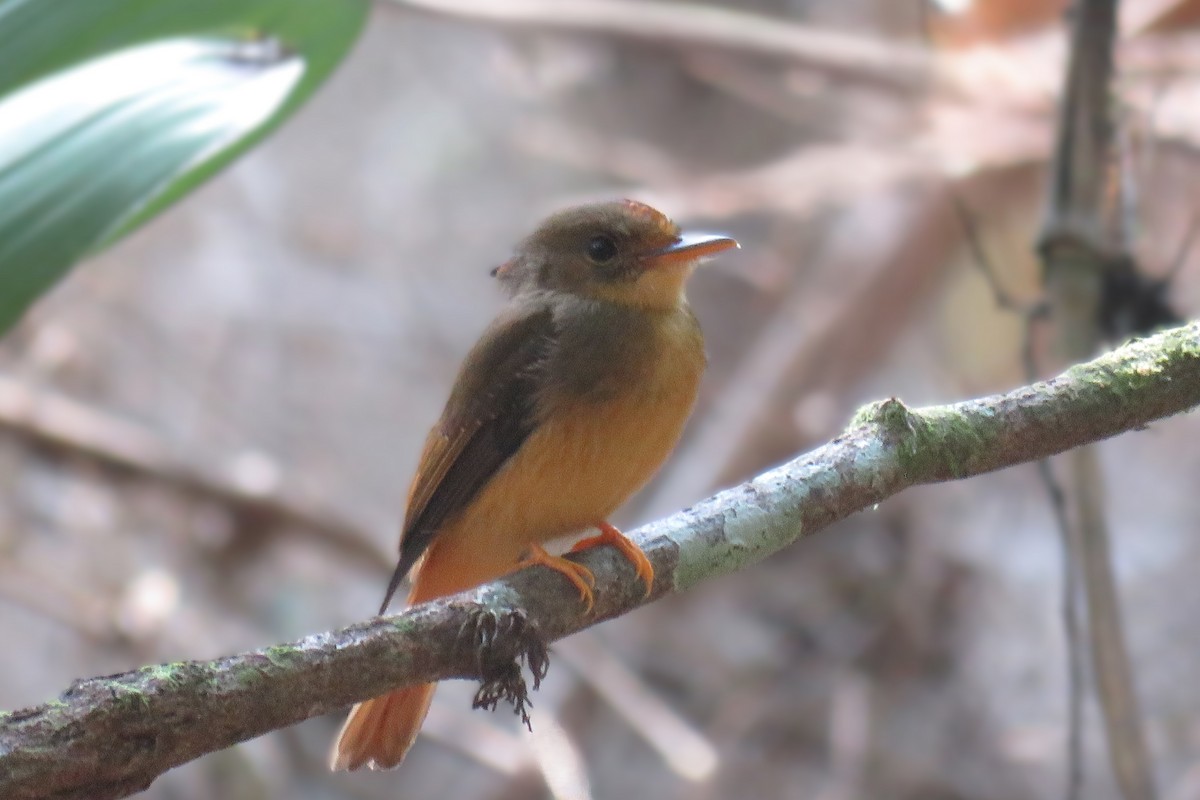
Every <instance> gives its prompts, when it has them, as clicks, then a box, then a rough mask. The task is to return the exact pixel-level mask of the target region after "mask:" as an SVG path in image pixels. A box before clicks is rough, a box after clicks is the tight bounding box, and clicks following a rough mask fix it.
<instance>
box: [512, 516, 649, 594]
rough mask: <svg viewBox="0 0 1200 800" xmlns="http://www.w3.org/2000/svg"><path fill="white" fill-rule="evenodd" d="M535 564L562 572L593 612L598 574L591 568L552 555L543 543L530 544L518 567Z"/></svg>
mask: <svg viewBox="0 0 1200 800" xmlns="http://www.w3.org/2000/svg"><path fill="white" fill-rule="evenodd" d="M618 535H620V534H618ZM643 558H644V556H643ZM534 564H541V565H542V566H544V567H549V568H550V569H552V570H554V571H555V572H559V573H562V575H563V576H564V577H565V578H566V579H567V580H569V581H570V582H571V583H573V584H574V585H575V588H576V589H578V590H579V599H580V600H582V601H583V604H584V606H586V611H587V612H588V613H590V612H591V610H592V606H593V605H595V599H594V597H593V595H592V587H593V586H595V585H596V576H595V575H593V574H592V571H591V570H590V569H588V568H587V567H585V566H584V565H583V564H576V563H575V562H574V561H571V560H569V559H566V558H563V557H562V556H552V555H550V554H549V553H547V552H546V550H545V548H543V547H542V546H541V545H537V544H531V545H530V546H529V555H528V556H526V557H525V558H524V559H522V560H521V563H519V564H517V569H522V568H524V567H531V566H533V565H534Z"/></svg>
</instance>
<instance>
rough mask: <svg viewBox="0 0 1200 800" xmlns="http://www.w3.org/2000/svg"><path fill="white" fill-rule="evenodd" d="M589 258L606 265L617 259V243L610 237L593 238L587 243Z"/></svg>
mask: <svg viewBox="0 0 1200 800" xmlns="http://www.w3.org/2000/svg"><path fill="white" fill-rule="evenodd" d="M587 254H588V258H590V259H591V260H592V261H594V262H596V263H597V264H606V263H608V262H609V261H612V260H613V259H614V258H616V257H617V243H616V242H614V241H613V240H612V237H610V236H593V237H592V238H591V239H589V240H588V243H587Z"/></svg>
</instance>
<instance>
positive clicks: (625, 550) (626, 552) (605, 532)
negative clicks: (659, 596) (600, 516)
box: [568, 522, 654, 597]
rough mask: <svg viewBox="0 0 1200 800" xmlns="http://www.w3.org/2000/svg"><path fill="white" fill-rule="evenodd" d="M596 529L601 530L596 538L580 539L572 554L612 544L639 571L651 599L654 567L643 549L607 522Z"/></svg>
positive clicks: (572, 549)
mask: <svg viewBox="0 0 1200 800" xmlns="http://www.w3.org/2000/svg"><path fill="white" fill-rule="evenodd" d="M596 528H597V529H599V531H600V533H598V534H597V535H595V536H589V537H587V538H586V539H580V540H579V541H578V542H576V543H575V546H574V547H572V548H571V552H572V553H574V552H575V551H576V550H585V549H587V548H589V547H598V546H600V545H602V544H611V545H612V546H613V547H615V548H617V550H618V551H620V553H621V555H623V556H625V557H626V558H627V559H629V560H630V562H632V564H633V568H634V569H635V570H637V574H638V577H639V578H641V579H642V580H643V581H645V582H646V597H649V596H650V590H651V589H652V588H653V587H654V566H653V565H652V564H651V563H650V559H648V558H646V554H645V553H643V552H642V549H641V548H640V547H638V546H637V545H636V544H634V543H633V542H631V541H630V540H629V537H628V536H626V535H625V534H623V533H621V532H620V531H619V530H617V528H616V527H615V526H613V525H610V524H609V523H607V522H601V523H600V524H599V525H597V526H596ZM568 563H569V562H568Z"/></svg>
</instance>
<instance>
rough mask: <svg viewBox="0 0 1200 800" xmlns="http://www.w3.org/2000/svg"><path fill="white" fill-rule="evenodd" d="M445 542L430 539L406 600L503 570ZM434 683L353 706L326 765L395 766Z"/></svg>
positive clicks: (418, 725) (448, 591) (415, 731)
mask: <svg viewBox="0 0 1200 800" xmlns="http://www.w3.org/2000/svg"><path fill="white" fill-rule="evenodd" d="M447 545H449V543H448V542H434V544H433V545H432V546H430V548H429V550H428V551H427V552H426V553H425V560H424V562H423V563H422V564H421V566H420V568H419V569H418V571H417V575H416V579H415V580H414V581H413V587H412V591H411V592H409V595H408V604H409V605H414V604H416V603H423V602H425V601H426V600H432V599H433V598H435V597H443V596H445V595H448V594H454V593H455V592H461V591H462V590H464V589H468V588H470V587H472V586H477V585H479V584H480V583H483V582H485V581H487V580H489V579H490V578H492V577H495V576H497V575H500V574H502V573H503V572H504V569H505V568H504V565H503V564H502V563H492V561H493V560H492V559H490V558H484V559H480V558H479V553H478V551H472V550H467V549H465V548H458V547H454V546H452V545H450V546H447ZM509 568H510V569H511V565H510V566H509ZM436 688H437V684H436V683H423V684H418V685H416V686H405V687H404V688H402V689H397V690H396V691H394V692H391V693H389V694H385V695H384V696H382V697H376V698H373V699H371V700H367V701H366V702H364V703H359V704H357V705H355V706H354V708H352V709H350V716H348V717H347V718H346V724H345V725H343V726H342V732H341V733H340V734H338V738H337V741H336V742H335V743H334V745H333V753H332V754H331V756H330V759H329V766H330V768H331V769H334V770H340V769H350V770H354V769H360V768H362V767H368V768H370V769H391V768H392V767H395V766H397V765H398V764H399V763H400V762H401V761H403V760H404V754H405V753H407V752H408V748H410V747H412V744H413V742H414V741H415V740H416V738H417V734H418V733H419V732H420V730H421V723H423V722H424V721H425V715H426V713H428V712H429V703H430V701H431V700H433V690H434V689H436Z"/></svg>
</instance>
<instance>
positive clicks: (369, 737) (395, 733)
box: [329, 683, 437, 770]
mask: <svg viewBox="0 0 1200 800" xmlns="http://www.w3.org/2000/svg"><path fill="white" fill-rule="evenodd" d="M436 688H437V684H436V683H422V684H418V685H416V686H406V687H404V688H403V689H397V690H396V691H394V692H392V693H391V694H385V695H384V696H383V697H376V698H375V699H373V700H368V701H366V702H365V703H359V704H358V705H356V706H354V708H352V709H350V716H349V717H347V718H346V724H345V725H343V726H342V732H341V733H340V734H338V738H337V743H336V744H334V746H333V755H332V756H331V757H330V761H329V767H330V769H335V770H338V769H360V768H361V767H368V768H370V769H391V768H392V767H395V766H397V765H398V764H399V763H400V762H401V761H403V760H404V754H405V753H407V752H408V748H410V747H412V743H413V742H414V741H415V740H416V738H417V733H418V732H420V730H421V723H423V722H424V721H425V714H426V713H427V712H428V711H429V702H430V701H431V700H433V690H434V689H436Z"/></svg>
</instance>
